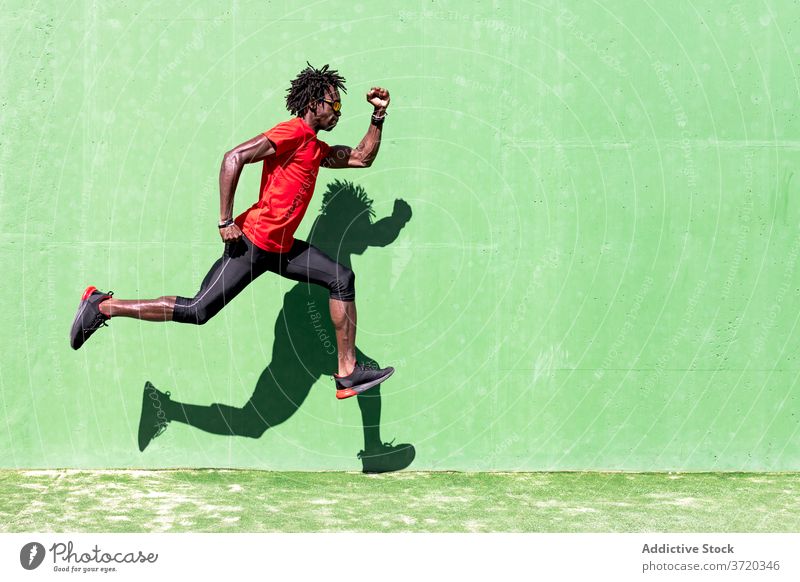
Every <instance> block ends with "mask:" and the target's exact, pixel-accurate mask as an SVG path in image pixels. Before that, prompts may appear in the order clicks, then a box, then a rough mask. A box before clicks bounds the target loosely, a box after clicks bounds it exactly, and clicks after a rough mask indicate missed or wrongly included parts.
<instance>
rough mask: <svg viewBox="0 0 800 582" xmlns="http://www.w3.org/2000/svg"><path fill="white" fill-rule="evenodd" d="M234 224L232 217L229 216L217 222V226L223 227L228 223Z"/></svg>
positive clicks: (228, 224)
mask: <svg viewBox="0 0 800 582" xmlns="http://www.w3.org/2000/svg"><path fill="white" fill-rule="evenodd" d="M232 224H234V222H233V219H232V218H229V219H228V220H220V221H219V224H217V228H225V227H228V226H230V225H232Z"/></svg>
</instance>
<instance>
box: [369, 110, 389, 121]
mask: <svg viewBox="0 0 800 582" xmlns="http://www.w3.org/2000/svg"><path fill="white" fill-rule="evenodd" d="M387 115H389V114H388V113H387V112H386V111H384V112H383V115H381V116H380V117H378V116H377V115H375V114H374V113H373V114H372V122H373V123H383V120H384V119H386V116H387Z"/></svg>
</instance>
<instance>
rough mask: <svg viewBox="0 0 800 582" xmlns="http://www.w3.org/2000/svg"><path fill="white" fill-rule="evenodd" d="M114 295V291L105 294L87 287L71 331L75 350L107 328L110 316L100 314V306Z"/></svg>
mask: <svg viewBox="0 0 800 582" xmlns="http://www.w3.org/2000/svg"><path fill="white" fill-rule="evenodd" d="M113 295H114V292H113V291H109V292H108V293H103V292H102V291H98V290H97V287H87V288H86V291H84V292H83V297H81V302H80V303H79V304H78V313H77V314H76V315H75V319H74V320H73V321H72V329H71V330H70V331H69V345H71V346H72V349H73V350H77V349H78V348H79V347H81V346H82V345H83V343H84V342H85V341H86V340H87V339H89V336H90V335H92V334H93V333H94V332H96V331H97V330H98V329H100V328H101V327H103V326H107V325H108V324H107V323H106V321H107V320H108V319H109V318H108V316H106V315H103V314H102V313H100V307H99V305H100V304H101V303H102V302H103V301H105V300H106V299H109V298H111V297H112V296H113Z"/></svg>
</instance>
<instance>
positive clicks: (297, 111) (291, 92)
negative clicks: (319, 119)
mask: <svg viewBox="0 0 800 582" xmlns="http://www.w3.org/2000/svg"><path fill="white" fill-rule="evenodd" d="M306 64H307V65H308V67H306V68H305V69H303V70H302V71H300V74H299V75H297V77H295V78H294V80H293V81H292V85H291V87H289V89H288V90H287V91H286V109H288V110H289V113H291V114H292V115H296V116H300V115H303V113H304V112H305V110H306V107H308V104H309V103H313V102H316V101H319V100H320V99H324V98H325V90H326V89H327V88H328V87H333V88H334V89H339V90H340V91H341V92H342V93H347V89H345V88H344V83H345V80H344V77H342V76H341V75H339V71H336V70H334V69H328V65H325V66H324V67H322V68H321V69H315V68H314V66H313V65H312V64H311V63H309V62H308V61H306Z"/></svg>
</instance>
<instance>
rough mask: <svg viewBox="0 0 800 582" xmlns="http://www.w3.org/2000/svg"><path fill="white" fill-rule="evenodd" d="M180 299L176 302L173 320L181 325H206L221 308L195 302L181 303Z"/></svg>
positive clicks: (186, 301) (191, 300) (185, 301)
mask: <svg viewBox="0 0 800 582" xmlns="http://www.w3.org/2000/svg"><path fill="white" fill-rule="evenodd" d="M181 299H183V298H181V297H179V298H178V299H177V300H176V302H175V309H174V311H173V313H172V320H173V321H177V322H179V323H192V324H194V325H204V324H205V323H207V322H208V321H209V320H210V319H211V318H212V317H214V316H215V315H216V314H217V313H219V308H217V307H215V306H213V305H206V304H204V303H195V300H193V299H190V300H184V301H181Z"/></svg>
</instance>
